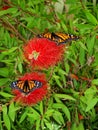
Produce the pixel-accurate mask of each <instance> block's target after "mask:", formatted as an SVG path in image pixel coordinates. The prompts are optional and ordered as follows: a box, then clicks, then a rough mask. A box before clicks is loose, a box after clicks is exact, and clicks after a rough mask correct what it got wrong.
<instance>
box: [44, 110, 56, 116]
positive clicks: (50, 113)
mask: <svg viewBox="0 0 98 130" xmlns="http://www.w3.org/2000/svg"><path fill="white" fill-rule="evenodd" d="M54 111H55V110H54V109H48V110H47V111H46V113H45V117H50V116H52V115H53V113H54Z"/></svg>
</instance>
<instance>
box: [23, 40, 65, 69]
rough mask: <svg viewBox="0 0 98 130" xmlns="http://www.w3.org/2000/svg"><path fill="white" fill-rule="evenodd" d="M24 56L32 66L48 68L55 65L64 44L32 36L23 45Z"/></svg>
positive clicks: (60, 55)
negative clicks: (32, 37)
mask: <svg viewBox="0 0 98 130" xmlns="http://www.w3.org/2000/svg"><path fill="white" fill-rule="evenodd" d="M23 49H24V56H25V57H26V59H27V60H28V61H30V63H31V65H32V66H33V67H35V66H36V67H38V68H48V67H50V66H53V65H55V64H56V63H57V62H58V61H59V60H60V59H61V57H62V54H63V52H64V46H63V45H60V46H57V45H56V43H55V42H53V41H50V40H48V39H46V38H34V39H32V40H30V41H29V42H28V43H27V44H26V45H25V46H24V48H23Z"/></svg>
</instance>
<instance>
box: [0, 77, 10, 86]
mask: <svg viewBox="0 0 98 130" xmlns="http://www.w3.org/2000/svg"><path fill="white" fill-rule="evenodd" d="M8 81H9V78H0V86H3V85H5V84H6V83H7V82H8Z"/></svg>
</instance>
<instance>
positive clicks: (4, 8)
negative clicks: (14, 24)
mask: <svg viewBox="0 0 98 130" xmlns="http://www.w3.org/2000/svg"><path fill="white" fill-rule="evenodd" d="M9 8H10V6H7V5H6V6H3V7H2V10H7V9H9Z"/></svg>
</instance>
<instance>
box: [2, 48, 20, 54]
mask: <svg viewBox="0 0 98 130" xmlns="http://www.w3.org/2000/svg"><path fill="white" fill-rule="evenodd" d="M17 48H18V47H12V48H11V49H9V50H7V51H4V52H2V54H4V55H9V54H11V53H12V52H14V51H15V50H17Z"/></svg>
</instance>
